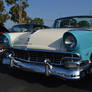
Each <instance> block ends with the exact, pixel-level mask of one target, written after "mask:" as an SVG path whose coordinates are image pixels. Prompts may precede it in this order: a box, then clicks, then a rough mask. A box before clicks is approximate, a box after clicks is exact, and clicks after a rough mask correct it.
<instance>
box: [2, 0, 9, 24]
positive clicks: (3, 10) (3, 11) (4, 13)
mask: <svg viewBox="0 0 92 92" xmlns="http://www.w3.org/2000/svg"><path fill="white" fill-rule="evenodd" d="M8 19H9V16H8V13H7V12H6V10H5V6H4V2H3V0H0V23H4V22H6V21H7V20H8Z"/></svg>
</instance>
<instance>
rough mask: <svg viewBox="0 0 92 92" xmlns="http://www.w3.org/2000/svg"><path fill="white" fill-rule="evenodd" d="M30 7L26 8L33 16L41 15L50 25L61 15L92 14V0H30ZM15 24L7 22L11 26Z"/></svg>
mask: <svg viewBox="0 0 92 92" xmlns="http://www.w3.org/2000/svg"><path fill="white" fill-rule="evenodd" d="M28 3H29V5H30V7H29V8H27V9H26V11H27V13H28V15H29V16H30V17H31V18H35V17H40V18H43V19H44V22H45V24H46V25H48V26H52V24H53V22H54V20H55V19H56V18H59V17H64V16H73V15H90V14H91V15H92V0H29V1H28ZM10 25H14V23H12V22H11V21H8V23H6V26H7V27H8V28H9V27H10Z"/></svg>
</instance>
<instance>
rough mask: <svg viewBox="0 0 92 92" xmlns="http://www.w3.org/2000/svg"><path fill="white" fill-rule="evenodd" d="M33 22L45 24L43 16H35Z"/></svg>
mask: <svg viewBox="0 0 92 92" xmlns="http://www.w3.org/2000/svg"><path fill="white" fill-rule="evenodd" d="M31 23H34V24H44V21H43V19H42V18H34V19H33V20H32V21H31Z"/></svg>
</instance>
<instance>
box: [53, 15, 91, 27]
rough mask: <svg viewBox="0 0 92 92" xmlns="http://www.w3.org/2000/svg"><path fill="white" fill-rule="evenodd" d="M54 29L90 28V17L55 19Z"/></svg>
mask: <svg viewBox="0 0 92 92" xmlns="http://www.w3.org/2000/svg"><path fill="white" fill-rule="evenodd" d="M54 28H92V16H77V17H65V18H60V19H56V21H55V23H54Z"/></svg>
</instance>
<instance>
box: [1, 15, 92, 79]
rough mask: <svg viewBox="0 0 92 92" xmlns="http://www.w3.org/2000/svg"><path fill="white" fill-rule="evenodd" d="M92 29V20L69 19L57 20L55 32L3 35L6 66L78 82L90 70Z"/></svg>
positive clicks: (41, 31)
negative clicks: (6, 48) (5, 47)
mask: <svg viewBox="0 0 92 92" xmlns="http://www.w3.org/2000/svg"><path fill="white" fill-rule="evenodd" d="M91 28H92V16H71V17H63V18H59V19H56V20H55V23H54V28H52V29H42V30H39V31H37V32H35V33H34V34H28V33H25V34H24V33H21V34H18V35H16V34H13V33H5V34H4V35H5V36H6V38H7V41H5V42H8V43H9V45H10V49H9V51H8V52H7V53H8V54H7V56H8V57H9V59H10V63H9V64H10V66H11V67H17V68H20V69H25V70H30V71H34V72H38V73H43V74H46V75H47V76H50V75H55V76H59V77H61V78H65V79H81V78H83V77H85V76H86V75H87V74H89V73H91V70H92V29H91ZM3 62H5V59H4V60H3Z"/></svg>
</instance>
